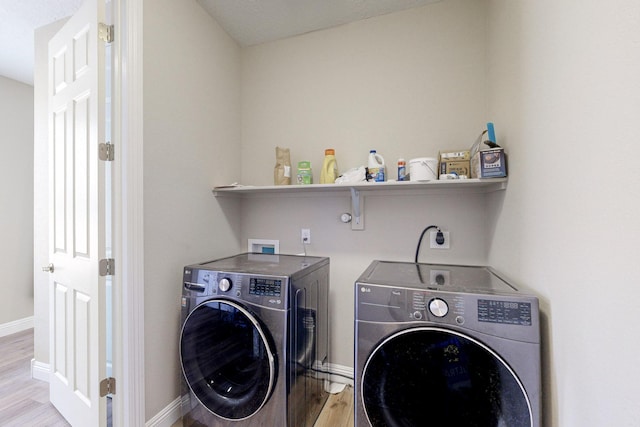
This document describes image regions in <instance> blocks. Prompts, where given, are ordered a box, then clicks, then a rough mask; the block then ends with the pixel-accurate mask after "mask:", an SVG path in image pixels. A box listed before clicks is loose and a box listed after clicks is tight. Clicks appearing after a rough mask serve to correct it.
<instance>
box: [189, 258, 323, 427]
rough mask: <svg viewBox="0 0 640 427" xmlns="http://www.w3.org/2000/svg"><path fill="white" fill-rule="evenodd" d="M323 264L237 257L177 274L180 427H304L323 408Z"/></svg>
mask: <svg viewBox="0 0 640 427" xmlns="http://www.w3.org/2000/svg"><path fill="white" fill-rule="evenodd" d="M328 294H329V259H328V258H320V257H308V256H307V257H304V256H294V255H269V254H251V253H249V254H240V255H236V256H232V257H229V258H223V259H219V260H214V261H208V262H204V263H201V264H194V265H189V266H187V267H185V268H184V280H183V293H182V331H181V334H180V364H181V366H182V374H183V375H182V423H183V425H184V426H185V427H191V426H206V427H214V426H216V427H253V426H270V427H271V426H273V427H311V426H313V424H314V422H315V420H316V418H317V416H318V414H319V413H320V411H321V409H322V406H323V405H324V403H325V402H326V400H327V398H328V393H327V392H326V391H325V386H326V385H325V379H324V378H325V372H326V371H327V368H328V363H329V361H328V319H327V311H328Z"/></svg>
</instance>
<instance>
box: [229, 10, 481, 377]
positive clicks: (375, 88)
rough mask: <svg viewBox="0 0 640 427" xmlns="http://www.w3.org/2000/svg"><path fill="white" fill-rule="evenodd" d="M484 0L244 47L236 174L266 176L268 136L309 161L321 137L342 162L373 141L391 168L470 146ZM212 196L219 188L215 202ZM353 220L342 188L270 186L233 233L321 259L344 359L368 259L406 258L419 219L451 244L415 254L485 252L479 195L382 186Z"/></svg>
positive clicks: (475, 259) (349, 360) (347, 362)
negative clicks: (302, 190)
mask: <svg viewBox="0 0 640 427" xmlns="http://www.w3.org/2000/svg"><path fill="white" fill-rule="evenodd" d="M485 33H486V26H485V3H484V2H478V1H475V0H449V1H446V2H441V3H436V4H433V5H428V6H425V7H421V8H417V9H411V10H407V11H403V12H399V13H394V14H390V15H385V16H381V17H377V18H373V19H368V20H365V21H360V22H356V23H353V24H349V25H344V26H340V27H336V28H332V29H328V30H325V31H319V32H314V33H309V34H306V35H302V36H299V37H292V38H288V39H285V40H282V41H277V42H273V43H268V44H264V45H259V46H255V47H251V48H248V49H244V50H243V54H242V58H243V63H242V112H243V114H242V120H243V122H242V158H241V162H240V163H241V164H242V183H244V184H261V185H265V184H266V185H272V184H273V178H272V177H273V167H274V165H275V147H276V146H277V145H280V146H284V147H290V148H291V153H292V154H291V157H292V159H291V160H292V162H293V164H295V163H296V162H297V161H298V160H311V161H312V162H313V165H314V167H315V171H314V180H315V182H319V171H320V165H321V164H322V158H323V156H324V149H325V148H327V147H332V148H335V149H336V157H337V159H338V166H339V168H340V170H341V171H344V170H346V169H348V168H351V167H355V166H359V165H363V164H366V161H367V155H368V152H369V149H371V148H375V149H377V150H378V152H379V153H381V154H382V155H383V156H384V157H385V160H386V161H387V163H388V164H389V173H390V175H391V176H393V175H394V174H396V168H395V161H396V160H397V159H398V157H404V158H405V159H406V160H409V159H411V158H413V157H424V156H431V157H436V156H437V154H438V150H441V149H460V148H465V147H466V148H468V147H470V146H471V145H472V143H473V142H474V140H475V138H476V137H477V135H478V134H479V133H480V131H481V130H482V129H483V127H484V124H485V123H486V121H487V117H486V115H485V110H486V85H485V81H486V75H485V69H486V62H485V52H486V46H485ZM220 203H221V204H224V203H226V200H221V201H220ZM364 203H365V230H364V231H352V230H351V226H350V225H349V224H343V223H341V222H340V221H339V216H340V214H341V213H343V212H350V211H351V208H350V204H351V201H350V197H349V196H348V195H347V194H344V195H339V196H317V195H312V196H305V195H302V196H301V195H299V194H296V195H295V196H292V197H288V196H277V197H273V196H272V195H268V196H267V197H263V198H255V199H250V200H245V201H243V205H242V231H241V236H242V241H243V242H245V243H244V244H245V245H246V239H247V238H264V239H279V240H280V250H281V252H282V253H300V252H302V250H303V248H302V245H301V244H300V229H301V228H303V227H304V228H310V229H311V244H310V245H308V246H307V253H308V254H310V255H319V256H329V257H330V258H331V291H330V314H331V318H330V322H331V363H334V364H338V365H342V366H347V367H351V368H352V367H353V345H352V343H353V318H354V317H353V306H354V304H353V285H354V282H355V280H356V279H357V278H358V276H359V275H360V274H361V273H362V272H363V271H364V270H365V268H366V267H367V266H368V265H369V263H370V262H371V261H372V260H374V259H387V260H399V261H413V259H414V255H415V250H416V245H417V241H418V238H419V236H420V233H421V232H422V230H423V229H424V228H425V227H426V226H428V225H430V224H437V225H439V226H441V227H442V228H443V229H445V230H449V231H450V232H451V249H450V250H448V251H443V250H429V249H428V242H426V244H423V245H422V250H421V257H420V260H421V261H423V262H445V263H455V264H484V263H485V262H486V252H485V248H486V245H487V243H486V241H485V239H486V237H485V234H486V233H485V228H484V225H485V223H486V221H487V219H486V217H485V197H484V196H483V195H469V194H459V193H455V194H439V195H425V194H422V193H420V192H416V193H412V194H403V195H397V192H396V194H394V193H393V192H391V193H384V194H377V193H376V194H370V195H367V196H365V202H364Z"/></svg>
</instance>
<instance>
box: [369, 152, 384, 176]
mask: <svg viewBox="0 0 640 427" xmlns="http://www.w3.org/2000/svg"><path fill="white" fill-rule="evenodd" d="M384 172H385V171H384V158H382V156H381V155H380V154H378V153H376V150H371V151H369V177H370V178H371V180H372V181H375V182H384V181H385V179H384V176H385V174H384Z"/></svg>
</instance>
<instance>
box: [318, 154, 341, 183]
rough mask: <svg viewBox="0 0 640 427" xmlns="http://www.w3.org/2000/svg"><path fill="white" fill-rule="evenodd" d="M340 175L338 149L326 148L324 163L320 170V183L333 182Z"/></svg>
mask: <svg viewBox="0 0 640 427" xmlns="http://www.w3.org/2000/svg"><path fill="white" fill-rule="evenodd" d="M337 177H338V165H337V163H336V151H335V150H334V149H333V148H327V149H326V150H324V163H323V164H322V170H321V171H320V184H333V183H334V182H336V178H337Z"/></svg>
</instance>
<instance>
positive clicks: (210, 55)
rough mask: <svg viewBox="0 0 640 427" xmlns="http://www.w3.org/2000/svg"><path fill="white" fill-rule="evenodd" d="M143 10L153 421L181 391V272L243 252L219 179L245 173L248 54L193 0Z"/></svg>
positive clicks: (233, 207)
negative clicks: (217, 191) (218, 195)
mask: <svg viewBox="0 0 640 427" xmlns="http://www.w3.org/2000/svg"><path fill="white" fill-rule="evenodd" d="M147 3H148V5H146V4H145V7H144V17H143V18H144V40H143V43H144V137H145V141H144V224H145V226H144V242H145V244H144V276H145V284H144V286H145V293H144V294H145V302H144V305H145V326H144V327H145V388H146V398H145V400H146V408H145V409H146V419H147V420H148V419H150V418H151V417H153V416H155V415H156V414H157V413H158V412H160V411H161V410H162V409H163V408H164V407H165V406H167V405H168V404H169V403H171V402H172V401H173V400H174V399H176V397H177V396H179V395H180V388H179V384H180V365H179V361H178V339H179V327H180V296H181V292H182V269H183V267H184V266H185V265H187V264H191V263H195V262H200V261H205V260H207V259H211V258H214V257H219V256H223V255H228V254H231V253H235V252H238V251H239V250H240V247H239V243H238V237H237V234H238V230H237V226H238V220H237V216H238V212H237V204H234V203H230V204H228V205H226V206H225V207H224V209H223V208H221V207H220V206H219V205H218V204H217V203H216V202H215V199H214V197H213V195H212V194H211V190H212V188H213V186H214V183H217V182H232V181H236V180H238V179H239V169H238V165H237V159H238V158H239V156H240V109H239V101H240V99H239V96H240V85H239V83H240V56H239V49H238V47H237V45H236V44H235V43H234V42H233V41H232V40H231V39H230V38H229V37H228V36H227V35H226V33H224V32H223V31H222V30H221V28H220V27H219V26H218V25H217V24H216V23H215V22H214V21H213V20H212V19H211V18H210V17H209V15H207V14H206V13H205V12H204V11H203V10H202V9H201V8H200V6H198V5H197V4H196V3H195V1H179V2H176V1H171V0H162V1H159V0H153V1H150V2H147Z"/></svg>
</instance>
